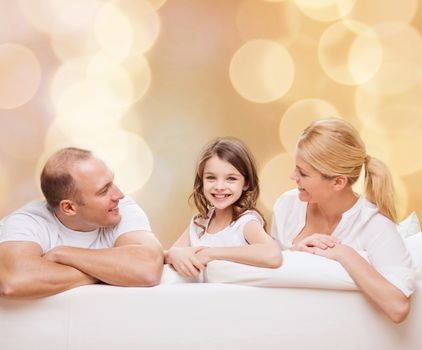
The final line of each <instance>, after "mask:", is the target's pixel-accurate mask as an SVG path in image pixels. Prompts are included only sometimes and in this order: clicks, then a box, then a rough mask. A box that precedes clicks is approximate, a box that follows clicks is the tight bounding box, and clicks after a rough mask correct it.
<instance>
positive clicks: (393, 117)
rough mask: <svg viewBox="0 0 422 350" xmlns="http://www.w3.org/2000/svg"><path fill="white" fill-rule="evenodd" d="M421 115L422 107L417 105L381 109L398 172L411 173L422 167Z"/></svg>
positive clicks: (401, 173)
mask: <svg viewBox="0 0 422 350" xmlns="http://www.w3.org/2000/svg"><path fill="white" fill-rule="evenodd" d="M421 116H422V108H421V107H416V106H406V105H396V106H391V107H389V108H385V109H382V110H380V111H379V116H378V118H379V119H380V120H382V123H383V127H384V132H383V133H384V134H385V135H386V139H387V140H388V146H389V147H388V150H389V154H390V164H391V166H392V168H393V169H394V171H395V173H396V174H399V175H409V174H412V173H414V172H417V171H419V170H421V169H422V157H421V156H420V150H421V149H422V137H421V135H422V118H421Z"/></svg>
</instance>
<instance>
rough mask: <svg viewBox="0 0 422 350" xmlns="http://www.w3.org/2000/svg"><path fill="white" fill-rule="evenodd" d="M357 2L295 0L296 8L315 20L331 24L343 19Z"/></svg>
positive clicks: (346, 0)
mask: <svg viewBox="0 0 422 350" xmlns="http://www.w3.org/2000/svg"><path fill="white" fill-rule="evenodd" d="M355 2H356V0H294V3H295V4H296V6H297V7H298V8H299V9H300V10H301V11H302V12H303V14H304V15H305V16H308V17H310V18H312V19H314V20H317V21H322V22H325V21H327V22H330V21H335V20H338V19H341V18H343V17H344V16H346V15H347V14H348V13H349V12H350V10H351V9H352V8H353V6H354V5H355Z"/></svg>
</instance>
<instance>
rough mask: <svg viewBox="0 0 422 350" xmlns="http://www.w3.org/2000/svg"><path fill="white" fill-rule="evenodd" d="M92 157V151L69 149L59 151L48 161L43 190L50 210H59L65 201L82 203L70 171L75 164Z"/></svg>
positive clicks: (43, 171)
mask: <svg viewBox="0 0 422 350" xmlns="http://www.w3.org/2000/svg"><path fill="white" fill-rule="evenodd" d="M91 157H92V152H91V151H88V150H85V149H81V148H75V147H67V148H63V149H61V150H59V151H57V152H56V153H54V154H53V155H52V156H51V157H50V158H49V159H48V161H47V163H46V164H45V166H44V168H43V170H42V172H41V190H42V193H43V194H44V197H45V199H46V200H47V203H48V205H49V206H50V208H52V209H54V208H57V206H58V205H59V203H60V201H62V200H63V199H72V200H75V201H77V202H82V199H81V197H80V194H79V191H78V189H77V186H76V184H75V180H74V179H73V177H72V175H71V173H70V171H69V169H70V167H71V166H72V165H73V164H74V163H75V162H77V161H81V160H86V159H89V158H91Z"/></svg>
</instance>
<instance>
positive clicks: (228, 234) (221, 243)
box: [189, 210, 264, 247]
mask: <svg viewBox="0 0 422 350" xmlns="http://www.w3.org/2000/svg"><path fill="white" fill-rule="evenodd" d="M212 215H213V211H210V212H209V213H208V217H207V219H199V220H198V222H199V223H200V224H201V225H203V226H204V227H205V232H204V233H202V231H203V228H201V227H199V226H197V225H196V224H195V223H194V222H193V219H192V220H191V223H190V225H189V238H190V244H191V246H192V247H197V246H206V247H241V246H245V245H247V244H248V242H247V241H246V240H245V237H244V235H243V229H244V227H245V225H246V224H247V223H248V222H250V221H257V222H258V223H259V224H260V225H261V226H264V221H263V220H262V217H261V215H259V214H258V213H257V212H256V211H255V210H247V211H245V212H244V213H243V214H242V215H241V216H240V217H239V218H238V219H237V220H236V221H233V222H232V223H231V224H230V225H228V226H226V227H225V228H224V229H222V230H221V231H219V232H215V233H208V232H207V230H208V225H209V222H210V218H211V217H212Z"/></svg>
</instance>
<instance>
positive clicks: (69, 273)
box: [0, 241, 98, 297]
mask: <svg viewBox="0 0 422 350" xmlns="http://www.w3.org/2000/svg"><path fill="white" fill-rule="evenodd" d="M52 255H53V253H51V256H52ZM97 282H98V280H97V279H95V278H93V277H92V276H89V275H87V274H86V273H84V272H82V271H79V270H78V269H76V268H74V267H71V266H66V265H62V264H58V263H55V262H53V261H52V260H50V258H48V259H46V258H45V257H44V256H43V255H42V250H41V247H40V246H39V245H38V244H37V243H34V242H23V241H22V242H20V241H19V242H14V241H12V242H4V243H1V244H0V295H3V296H7V297H43V296H48V295H52V294H56V293H59V292H63V291H65V290H68V289H71V288H75V287H78V286H82V285H86V284H94V283H97Z"/></svg>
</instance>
